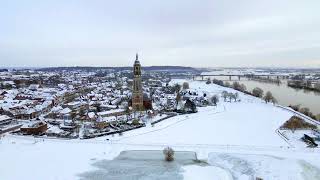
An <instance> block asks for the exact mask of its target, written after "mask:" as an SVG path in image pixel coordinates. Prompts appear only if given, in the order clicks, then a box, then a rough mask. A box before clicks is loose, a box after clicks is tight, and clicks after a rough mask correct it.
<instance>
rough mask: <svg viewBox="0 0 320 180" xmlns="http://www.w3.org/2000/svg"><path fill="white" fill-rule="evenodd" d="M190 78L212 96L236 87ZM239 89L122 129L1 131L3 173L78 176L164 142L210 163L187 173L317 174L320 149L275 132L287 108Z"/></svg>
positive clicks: (50, 179) (8, 179) (34, 179)
mask: <svg viewBox="0 0 320 180" xmlns="http://www.w3.org/2000/svg"><path fill="white" fill-rule="evenodd" d="M184 81H185V80H175V81H174V82H172V83H176V82H178V83H182V82H184ZM189 83H190V88H193V89H196V90H197V91H198V93H199V94H200V93H203V92H205V93H206V94H207V95H209V96H211V95H214V94H218V95H220V94H221V92H222V91H223V90H226V89H227V90H228V91H234V90H232V89H228V88H224V87H220V86H216V85H213V84H210V85H207V84H205V82H198V81H190V82H189ZM239 95H240V96H239V97H240V99H241V102H231V103H230V102H224V101H223V99H222V98H221V99H220V102H219V104H218V106H217V107H213V106H209V107H203V108H199V112H198V113H195V114H188V115H181V116H175V117H173V118H169V119H167V120H165V121H162V122H160V123H158V124H156V125H155V126H153V127H152V126H151V125H147V127H144V128H140V129H137V130H133V131H129V132H125V133H124V134H123V135H122V136H118V135H115V136H105V137H100V138H96V139H90V140H60V139H41V138H36V139H35V138H32V137H21V136H13V135H6V136H5V137H2V138H1V140H0V160H1V164H0V179H5V180H16V179H17V180H18V179H30V180H42V179H46V180H64V179H68V180H69V179H80V174H82V173H84V172H87V171H90V170H95V169H96V167H94V166H93V164H94V163H96V162H98V161H101V160H112V159H114V158H115V157H117V156H118V155H119V154H120V152H122V151H125V150H162V149H163V148H164V147H166V146H167V145H170V146H172V147H173V148H174V149H175V150H177V151H178V150H179V151H192V152H196V153H197V156H198V158H199V159H201V160H205V161H207V162H208V163H209V165H210V166H204V167H202V166H197V165H189V166H183V167H182V168H181V175H183V177H184V179H203V180H206V179H252V178H255V177H262V178H263V179H264V180H265V179H270V180H271V179H272V180H273V179H278V180H283V179H288V180H289V179H290V180H291V179H297V180H299V179H308V180H309V179H320V178H319V174H320V173H319V172H320V171H319V169H320V157H319V153H320V151H319V150H318V149H307V148H305V147H303V146H301V145H299V146H297V147H292V146H290V145H289V144H288V143H287V142H286V141H284V140H283V138H282V137H280V136H279V135H278V134H277V132H276V130H277V129H278V128H279V126H280V125H281V124H282V123H283V122H285V121H286V120H288V119H289V118H290V117H291V116H292V113H291V112H289V111H285V110H282V109H281V108H279V107H276V106H273V105H272V104H265V103H264V102H262V101H261V100H260V99H257V98H254V97H251V96H247V95H244V94H241V93H239ZM107 138H108V139H109V140H106V139H107ZM121 168H122V167H121V166H119V170H120V171H121ZM123 168H124V167H123ZM107 179H108V178H107Z"/></svg>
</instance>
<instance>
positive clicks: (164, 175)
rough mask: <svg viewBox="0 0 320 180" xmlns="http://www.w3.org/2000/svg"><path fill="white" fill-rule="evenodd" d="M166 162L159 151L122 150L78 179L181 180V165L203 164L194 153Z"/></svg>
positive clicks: (204, 164)
mask: <svg viewBox="0 0 320 180" xmlns="http://www.w3.org/2000/svg"><path fill="white" fill-rule="evenodd" d="M174 157H175V160H174V161H172V162H166V161H165V160H164V155H163V153H162V151H123V152H121V153H120V155H119V156H118V157H116V158H115V159H113V160H102V161H97V162H95V163H94V164H93V166H94V167H96V168H97V169H96V170H93V171H89V172H85V173H83V174H80V175H79V176H80V177H81V178H80V179H82V180H87V179H88V180H89V179H90V180H105V179H108V180H136V179H139V180H153V179H157V180H162V179H163V180H182V179H183V174H182V172H183V170H182V168H181V167H182V166H187V165H199V166H206V165H207V164H206V163H203V162H199V161H197V158H196V154H195V153H194V152H181V151H180V152H175V155H174Z"/></svg>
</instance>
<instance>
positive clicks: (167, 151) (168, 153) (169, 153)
mask: <svg viewBox="0 0 320 180" xmlns="http://www.w3.org/2000/svg"><path fill="white" fill-rule="evenodd" d="M163 154H164V159H165V160H166V161H173V160H174V157H173V156H174V150H173V149H172V148H171V147H166V148H164V150H163Z"/></svg>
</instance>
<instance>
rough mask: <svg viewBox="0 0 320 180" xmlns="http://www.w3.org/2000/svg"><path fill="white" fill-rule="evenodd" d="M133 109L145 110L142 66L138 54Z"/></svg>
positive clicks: (134, 72)
mask: <svg viewBox="0 0 320 180" xmlns="http://www.w3.org/2000/svg"><path fill="white" fill-rule="evenodd" d="M132 108H133V110H134V111H142V110H143V92H142V84H141V65H140V62H139V58H138V54H136V60H135V61H134V65H133V91H132Z"/></svg>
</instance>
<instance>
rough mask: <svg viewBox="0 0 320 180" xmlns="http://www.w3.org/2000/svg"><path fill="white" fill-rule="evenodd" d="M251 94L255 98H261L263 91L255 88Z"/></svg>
mask: <svg viewBox="0 0 320 180" xmlns="http://www.w3.org/2000/svg"><path fill="white" fill-rule="evenodd" d="M252 94H253V95H254V96H256V97H259V98H261V97H262V96H263V90H262V89H261V88H258V87H256V88H254V89H253V90H252Z"/></svg>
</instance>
